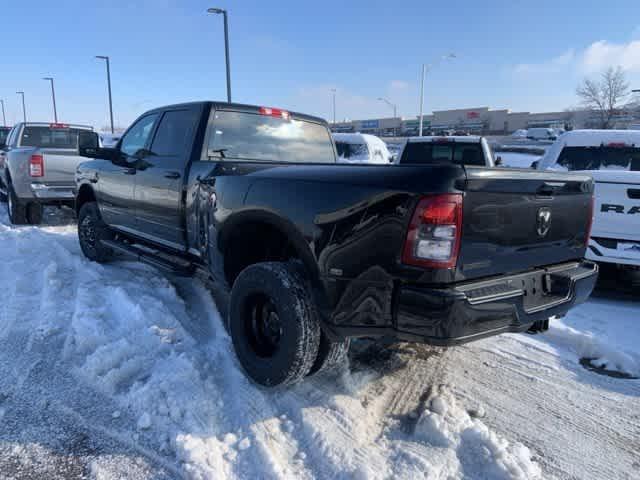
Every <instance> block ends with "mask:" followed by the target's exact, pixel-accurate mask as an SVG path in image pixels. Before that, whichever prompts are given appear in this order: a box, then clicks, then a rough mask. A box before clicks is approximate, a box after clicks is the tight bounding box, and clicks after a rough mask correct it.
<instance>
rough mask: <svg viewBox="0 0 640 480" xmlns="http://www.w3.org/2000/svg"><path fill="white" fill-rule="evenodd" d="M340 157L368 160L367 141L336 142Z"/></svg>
mask: <svg viewBox="0 0 640 480" xmlns="http://www.w3.org/2000/svg"><path fill="white" fill-rule="evenodd" d="M336 150H337V151H338V157H340V158H344V159H346V160H367V159H368V158H369V149H368V148H367V144H366V143H346V142H336Z"/></svg>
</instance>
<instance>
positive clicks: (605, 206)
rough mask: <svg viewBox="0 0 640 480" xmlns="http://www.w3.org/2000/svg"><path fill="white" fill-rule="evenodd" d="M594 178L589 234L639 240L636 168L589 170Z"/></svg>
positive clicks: (638, 176) (639, 189)
mask: <svg viewBox="0 0 640 480" xmlns="http://www.w3.org/2000/svg"><path fill="white" fill-rule="evenodd" d="M590 173H591V175H592V176H593V179H594V180H595V215H594V219H593V233H592V236H593V237H601V238H606V239H614V240H635V241H638V240H640V172H630V171H622V172H613V171H594V172H590Z"/></svg>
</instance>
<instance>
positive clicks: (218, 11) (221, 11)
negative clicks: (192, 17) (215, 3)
mask: <svg viewBox="0 0 640 480" xmlns="http://www.w3.org/2000/svg"><path fill="white" fill-rule="evenodd" d="M207 12H208V13H214V14H216V15H220V14H222V16H223V17H224V58H225V60H226V63H227V102H229V103H231V65H230V59H229V22H228V20H227V11H226V10H224V9H223V8H209V9H207Z"/></svg>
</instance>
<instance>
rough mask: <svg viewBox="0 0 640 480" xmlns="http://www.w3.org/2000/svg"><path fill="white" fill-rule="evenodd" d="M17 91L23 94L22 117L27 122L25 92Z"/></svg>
mask: <svg viewBox="0 0 640 480" xmlns="http://www.w3.org/2000/svg"><path fill="white" fill-rule="evenodd" d="M16 93H17V94H18V95H21V96H22V119H23V121H24V123H27V109H26V108H25V106H24V92H16Z"/></svg>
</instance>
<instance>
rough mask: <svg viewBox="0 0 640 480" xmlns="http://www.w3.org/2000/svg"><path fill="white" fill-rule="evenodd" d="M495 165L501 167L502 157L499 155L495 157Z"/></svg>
mask: <svg viewBox="0 0 640 480" xmlns="http://www.w3.org/2000/svg"><path fill="white" fill-rule="evenodd" d="M495 164H496V167H501V166H502V165H503V162H502V157H501V156H500V155H498V156H497V157H496V161H495Z"/></svg>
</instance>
